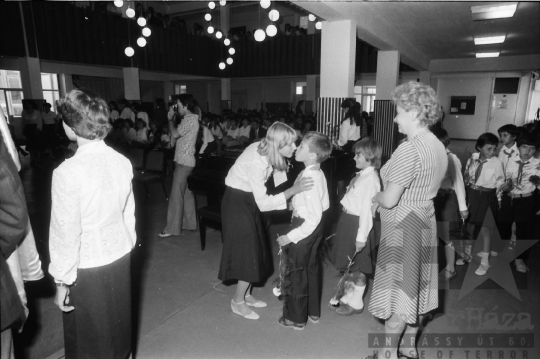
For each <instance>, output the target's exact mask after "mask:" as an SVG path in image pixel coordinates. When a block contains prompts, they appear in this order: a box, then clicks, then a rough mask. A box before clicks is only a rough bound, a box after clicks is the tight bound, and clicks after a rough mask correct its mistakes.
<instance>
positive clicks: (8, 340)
mask: <svg viewBox="0 0 540 359" xmlns="http://www.w3.org/2000/svg"><path fill="white" fill-rule="evenodd" d="M27 224H28V211H27V209H26V200H25V198H24V191H23V186H22V183H21V180H20V178H19V173H18V172H17V168H16V167H15V163H14V162H13V159H12V158H11V156H10V154H9V152H8V150H7V147H6V144H5V143H4V139H3V137H2V136H1V135H0V228H2V230H1V231H0V250H1V252H2V255H1V256H0V285H1V287H0V292H1V293H2V294H1V295H0V302H1V304H0V307H1V308H0V309H1V317H0V324H1V334H2V339H1V357H2V358H14V354H13V336H12V330H17V329H19V328H20V326H21V325H22V323H24V320H25V318H26V314H25V311H24V307H23V305H22V303H21V299H20V298H19V295H18V294H17V288H16V286H15V282H14V281H13V277H12V276H11V272H10V270H9V267H8V265H7V263H6V259H7V258H9V256H10V255H11V253H13V251H14V250H15V248H17V244H18V243H20V242H21V241H22V240H23V239H24V237H25V235H26V227H27Z"/></svg>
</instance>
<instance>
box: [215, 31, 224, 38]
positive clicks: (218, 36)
mask: <svg viewBox="0 0 540 359" xmlns="http://www.w3.org/2000/svg"><path fill="white" fill-rule="evenodd" d="M216 37H217V38H218V39H221V38H222V37H223V33H222V32H221V31H216Z"/></svg>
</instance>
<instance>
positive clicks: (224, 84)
mask: <svg viewBox="0 0 540 359" xmlns="http://www.w3.org/2000/svg"><path fill="white" fill-rule="evenodd" d="M231 108H232V107H231V79H221V111H223V110H225V109H228V110H230V109H231Z"/></svg>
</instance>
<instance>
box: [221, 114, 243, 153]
mask: <svg viewBox="0 0 540 359" xmlns="http://www.w3.org/2000/svg"><path fill="white" fill-rule="evenodd" d="M229 125H230V127H229V129H228V130H227V131H226V132H227V136H224V137H223V144H224V145H225V146H227V147H232V146H238V145H240V142H239V141H238V136H239V133H240V129H239V128H238V121H237V120H236V118H231V119H230V120H229Z"/></svg>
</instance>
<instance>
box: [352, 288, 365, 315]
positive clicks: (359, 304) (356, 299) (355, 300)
mask: <svg viewBox="0 0 540 359" xmlns="http://www.w3.org/2000/svg"><path fill="white" fill-rule="evenodd" d="M353 288H354V289H353V290H352V291H351V292H352V295H351V298H350V299H349V303H348V304H349V306H351V307H352V308H354V309H362V308H364V298H363V297H364V291H365V290H366V286H365V285H363V286H358V285H356V284H354V287H353Z"/></svg>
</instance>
